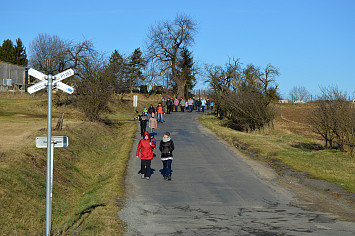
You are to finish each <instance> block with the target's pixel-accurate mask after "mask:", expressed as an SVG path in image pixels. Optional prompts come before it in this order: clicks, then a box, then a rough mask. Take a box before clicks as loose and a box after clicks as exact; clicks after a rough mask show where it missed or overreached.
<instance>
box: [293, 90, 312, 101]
mask: <svg viewBox="0 0 355 236" xmlns="http://www.w3.org/2000/svg"><path fill="white" fill-rule="evenodd" d="M289 96H290V99H291V101H293V102H294V101H304V102H307V101H309V100H310V98H311V95H310V93H309V91H308V90H307V89H306V87H304V86H294V87H293V88H292V89H291V91H290V93H289Z"/></svg>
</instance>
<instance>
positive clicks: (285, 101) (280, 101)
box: [279, 100, 289, 103]
mask: <svg viewBox="0 0 355 236" xmlns="http://www.w3.org/2000/svg"><path fill="white" fill-rule="evenodd" d="M288 102H289V101H288V100H279V103H288Z"/></svg>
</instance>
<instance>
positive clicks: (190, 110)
mask: <svg viewBox="0 0 355 236" xmlns="http://www.w3.org/2000/svg"><path fill="white" fill-rule="evenodd" d="M187 105H188V106H189V112H192V106H193V105H194V100H192V98H189V100H188V101H187Z"/></svg>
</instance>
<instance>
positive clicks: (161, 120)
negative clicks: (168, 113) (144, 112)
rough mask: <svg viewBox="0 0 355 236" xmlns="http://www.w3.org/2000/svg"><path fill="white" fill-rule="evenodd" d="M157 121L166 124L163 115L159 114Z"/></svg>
mask: <svg viewBox="0 0 355 236" xmlns="http://www.w3.org/2000/svg"><path fill="white" fill-rule="evenodd" d="M157 121H158V122H161V123H163V122H164V119H163V113H158V119H157Z"/></svg>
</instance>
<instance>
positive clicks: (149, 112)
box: [148, 104, 155, 119]
mask: <svg viewBox="0 0 355 236" xmlns="http://www.w3.org/2000/svg"><path fill="white" fill-rule="evenodd" d="M153 113H155V108H154V106H153V104H150V107H149V108H148V118H149V119H150V117H152V114H153Z"/></svg>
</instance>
